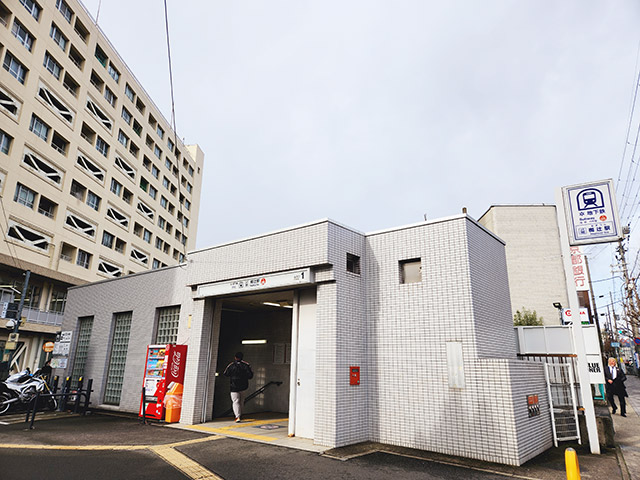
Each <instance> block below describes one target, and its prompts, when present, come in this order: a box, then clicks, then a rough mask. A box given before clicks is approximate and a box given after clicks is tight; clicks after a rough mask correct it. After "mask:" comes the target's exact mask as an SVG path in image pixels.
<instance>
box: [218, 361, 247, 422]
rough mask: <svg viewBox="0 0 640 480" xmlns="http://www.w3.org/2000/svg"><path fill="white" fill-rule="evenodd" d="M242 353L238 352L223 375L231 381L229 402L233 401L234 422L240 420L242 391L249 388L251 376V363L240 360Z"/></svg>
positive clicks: (242, 399)
mask: <svg viewBox="0 0 640 480" xmlns="http://www.w3.org/2000/svg"><path fill="white" fill-rule="evenodd" d="M243 357H244V355H243V354H242V352H238V353H236V355H235V358H234V360H233V362H231V363H230V364H229V365H227V368H225V369H224V373H223V375H224V376H225V377H229V380H230V382H231V402H232V403H233V413H234V415H235V416H236V423H239V422H240V417H241V416H242V404H243V403H244V391H245V390H246V389H247V388H249V380H250V379H252V378H253V370H251V365H249V364H248V363H247V362H245V361H244V360H242V358H243Z"/></svg>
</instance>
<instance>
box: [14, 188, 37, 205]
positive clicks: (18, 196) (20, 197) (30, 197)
mask: <svg viewBox="0 0 640 480" xmlns="http://www.w3.org/2000/svg"><path fill="white" fill-rule="evenodd" d="M13 201H14V202H17V203H20V204H21V205H24V206H25V207H29V208H31V209H33V204H34V203H35V201H36V192H34V191H33V190H31V189H30V188H28V187H25V186H24V185H22V184H21V183H18V184H17V185H16V193H15V195H14V196H13Z"/></svg>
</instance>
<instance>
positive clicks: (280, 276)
mask: <svg viewBox="0 0 640 480" xmlns="http://www.w3.org/2000/svg"><path fill="white" fill-rule="evenodd" d="M305 283H313V278H312V274H311V269H310V268H303V269H300V270H293V271H289V272H280V273H271V274H268V275H259V276H256V277H248V278H238V279H234V280H228V281H223V282H216V283H208V284H206V285H199V286H198V292H197V294H196V297H195V298H203V297H211V296H214V295H228V294H230V293H243V292H251V291H256V290H267V289H270V288H276V287H288V286H295V285H301V284H305Z"/></svg>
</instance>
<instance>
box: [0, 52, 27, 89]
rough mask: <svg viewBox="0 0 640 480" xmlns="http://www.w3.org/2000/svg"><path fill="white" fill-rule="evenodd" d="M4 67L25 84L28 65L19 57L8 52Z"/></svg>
mask: <svg viewBox="0 0 640 480" xmlns="http://www.w3.org/2000/svg"><path fill="white" fill-rule="evenodd" d="M2 67H3V68H4V69H5V70H6V71H7V72H9V73H10V74H11V75H13V76H14V77H15V78H16V79H17V80H18V81H19V82H20V83H23V84H24V81H25V79H26V78H27V71H28V70H27V67H25V66H24V65H23V64H22V63H20V62H19V61H18V59H17V58H16V57H14V56H13V55H12V54H11V52H7V53H6V54H5V56H4V62H3V63H2Z"/></svg>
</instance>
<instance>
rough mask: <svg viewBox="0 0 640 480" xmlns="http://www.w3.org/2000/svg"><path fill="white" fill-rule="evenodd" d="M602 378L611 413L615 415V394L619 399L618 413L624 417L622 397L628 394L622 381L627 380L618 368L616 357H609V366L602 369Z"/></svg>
mask: <svg viewBox="0 0 640 480" xmlns="http://www.w3.org/2000/svg"><path fill="white" fill-rule="evenodd" d="M604 378H605V381H606V382H607V383H606V384H605V386H606V389H607V400H608V401H609V405H611V408H612V409H613V414H614V415H615V413H616V410H618V408H617V407H616V401H615V400H614V398H613V396H614V395H616V396H617V397H618V400H619V401H620V415H622V416H623V417H626V416H627V404H626V402H625V400H624V397H628V396H629V395H628V394H627V389H626V387H625V386H624V382H625V381H626V380H627V376H626V375H625V374H624V372H623V371H622V370H621V369H620V368H618V365H617V362H616V359H615V358H613V357H609V366H608V367H607V368H605V369H604Z"/></svg>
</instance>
